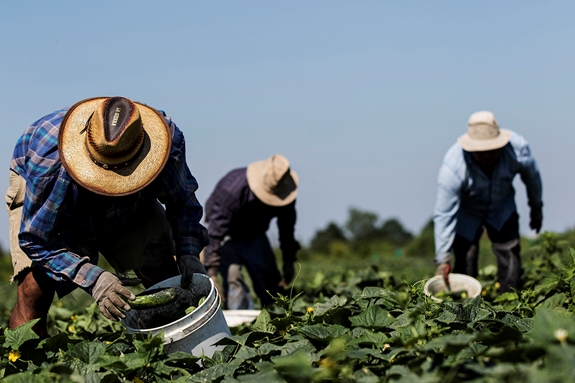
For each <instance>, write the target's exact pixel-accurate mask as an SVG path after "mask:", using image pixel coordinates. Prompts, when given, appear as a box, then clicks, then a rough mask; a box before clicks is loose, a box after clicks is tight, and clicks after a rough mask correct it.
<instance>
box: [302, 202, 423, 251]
mask: <svg viewBox="0 0 575 383" xmlns="http://www.w3.org/2000/svg"><path fill="white" fill-rule="evenodd" d="M433 246H434V245H433V221H432V220H429V221H428V223H427V224H426V226H425V227H424V228H423V230H422V232H421V233H420V234H419V235H417V236H414V235H413V234H412V233H411V232H409V231H408V230H406V229H405V228H404V227H403V225H402V224H401V222H400V221H399V220H398V219H396V218H390V219H388V220H385V221H381V220H380V219H379V217H378V215H377V214H376V213H373V212H370V211H363V210H360V209H357V208H354V207H352V208H350V209H349V212H348V218H347V221H346V222H345V223H344V224H343V225H342V226H340V225H338V224H337V223H335V222H329V223H328V224H327V226H326V227H325V228H323V229H320V230H318V231H316V233H315V235H314V236H313V238H312V240H311V242H310V245H309V251H310V252H311V253H321V254H326V255H334V256H337V255H342V256H343V255H345V254H347V253H348V252H352V253H353V254H356V255H363V256H367V255H370V254H373V253H376V252H395V253H397V254H399V255H403V254H409V255H417V256H431V257H432V256H433V253H434V250H433Z"/></svg>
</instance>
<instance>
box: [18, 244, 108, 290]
mask: <svg viewBox="0 0 575 383" xmlns="http://www.w3.org/2000/svg"><path fill="white" fill-rule="evenodd" d="M29 239H30V238H29V237H27V236H26V235H25V234H24V235H22V236H21V240H20V247H21V248H22V250H23V251H24V252H25V253H26V254H27V255H28V257H30V259H31V260H32V261H33V262H34V263H36V264H37V265H39V266H40V267H42V269H43V270H44V271H45V272H46V274H47V275H48V276H49V277H50V278H52V279H54V280H56V281H68V282H72V283H74V284H76V285H77V286H79V287H81V288H83V289H90V288H91V287H92V286H93V284H94V283H95V281H96V280H97V279H98V277H99V276H100V274H101V273H102V272H103V271H104V270H103V269H102V268H100V267H98V266H97V265H95V264H94V263H96V262H95V261H96V260H91V259H90V257H88V256H80V255H78V254H75V253H73V252H71V251H69V250H68V249H66V248H65V247H64V246H55V245H53V246H43V245H39V244H38V243H37V242H35V241H31V240H29Z"/></svg>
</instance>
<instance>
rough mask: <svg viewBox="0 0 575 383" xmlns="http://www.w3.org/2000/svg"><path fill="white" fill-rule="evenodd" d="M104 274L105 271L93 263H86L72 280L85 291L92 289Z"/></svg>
mask: <svg viewBox="0 0 575 383" xmlns="http://www.w3.org/2000/svg"><path fill="white" fill-rule="evenodd" d="M103 272H104V269H102V268H101V267H98V266H96V265H93V264H91V263H84V264H83V265H82V266H81V267H80V270H79V271H78V272H77V273H76V276H75V277H74V279H73V280H72V282H74V283H75V284H76V285H78V286H80V287H81V288H83V289H89V288H91V287H92V286H93V285H94V283H96V280H97V279H98V277H99V276H100V274H102V273H103Z"/></svg>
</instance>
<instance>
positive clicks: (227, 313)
mask: <svg viewBox="0 0 575 383" xmlns="http://www.w3.org/2000/svg"><path fill="white" fill-rule="evenodd" d="M223 313H224V317H225V318H226V322H227V323H228V326H230V327H236V326H239V325H241V324H244V323H245V324H247V323H252V322H253V321H254V320H255V319H256V318H257V317H258V315H260V310H224V311H223Z"/></svg>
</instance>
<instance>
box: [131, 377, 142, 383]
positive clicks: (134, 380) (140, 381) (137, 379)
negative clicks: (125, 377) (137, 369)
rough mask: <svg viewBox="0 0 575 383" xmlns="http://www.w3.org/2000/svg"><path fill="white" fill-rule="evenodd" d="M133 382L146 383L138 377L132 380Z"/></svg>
mask: <svg viewBox="0 0 575 383" xmlns="http://www.w3.org/2000/svg"><path fill="white" fill-rule="evenodd" d="M132 382H134V383H144V381H143V380H142V379H140V378H138V377H137V376H136V377H134V379H132Z"/></svg>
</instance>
